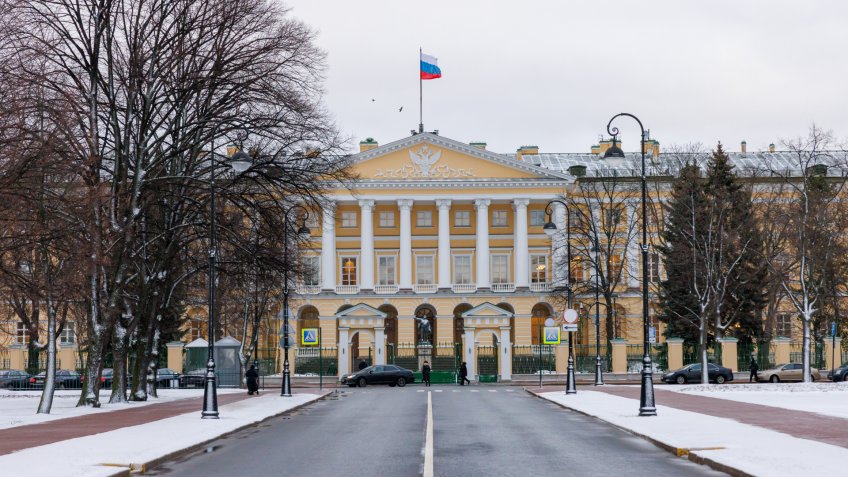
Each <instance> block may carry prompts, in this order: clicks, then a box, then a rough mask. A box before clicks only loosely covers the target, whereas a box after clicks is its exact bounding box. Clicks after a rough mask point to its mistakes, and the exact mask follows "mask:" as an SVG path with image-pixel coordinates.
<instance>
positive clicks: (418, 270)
mask: <svg viewBox="0 0 848 477" xmlns="http://www.w3.org/2000/svg"><path fill="white" fill-rule="evenodd" d="M422 259H429V260H430V271H431V274H430V280H429V281H428V282H422V281H421V278H422V277H421V262H420V260H422ZM435 283H436V256H435V255H433V254H429V253H422V254H416V255H415V284H416V285H434V284H435Z"/></svg>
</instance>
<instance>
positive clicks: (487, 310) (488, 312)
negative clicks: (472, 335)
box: [462, 302, 512, 318]
mask: <svg viewBox="0 0 848 477" xmlns="http://www.w3.org/2000/svg"><path fill="white" fill-rule="evenodd" d="M462 317H463V318H512V313H510V312H509V311H507V310H504V309H503V308H501V307H499V306H497V305H493V304H491V303H489V302H486V303H483V304H481V305H477V306H475V307H474V308H472V309H470V310H468V311H466V312H465V313H463V314H462Z"/></svg>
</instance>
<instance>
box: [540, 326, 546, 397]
mask: <svg viewBox="0 0 848 477" xmlns="http://www.w3.org/2000/svg"><path fill="white" fill-rule="evenodd" d="M544 342H545V327H544V326H540V327H539V387H540V388H541V387H542V343H544Z"/></svg>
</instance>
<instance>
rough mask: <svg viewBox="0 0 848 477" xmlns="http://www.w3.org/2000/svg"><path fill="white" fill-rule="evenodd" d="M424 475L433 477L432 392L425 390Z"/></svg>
mask: <svg viewBox="0 0 848 477" xmlns="http://www.w3.org/2000/svg"><path fill="white" fill-rule="evenodd" d="M424 477H433V393H431V392H429V391H428V392H427V435H426V437H425V439H424Z"/></svg>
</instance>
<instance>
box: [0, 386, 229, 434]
mask: <svg viewBox="0 0 848 477" xmlns="http://www.w3.org/2000/svg"><path fill="white" fill-rule="evenodd" d="M233 392H242V393H243V392H244V390H242V389H219V390H218V394H225V393H233ZM111 393H112V391H111V390H103V391H101V392H100V402H101V403H102V404H101V406H100V407H99V408H93V407H76V406H77V401H78V400H79V396H80V391H79V390H76V391H73V390H70V391H56V393H55V394H54V395H53V408H52V409H51V411H50V414H36V413H35V411H36V410H38V401H39V399H41V391H8V390H5V389H2V390H0V429H6V428H9V427H16V426H26V425H29V424H38V423H40V422H47V421H53V420H56V419H62V418H65V417H75V416H82V415H86V414H99V413H104V412H111V411H119V410H121V409H132V408H135V407H139V406H148V405H150V404H156V403H160V402H170V401H176V400H179V399H186V398H197V397H198V396H202V395H203V390H202V389H160V390H159V397H158V398H149V399H148V400H147V401H138V402H135V401H132V402H127V403H116V404H109V402H108V401H109V395H110V394H111Z"/></svg>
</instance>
